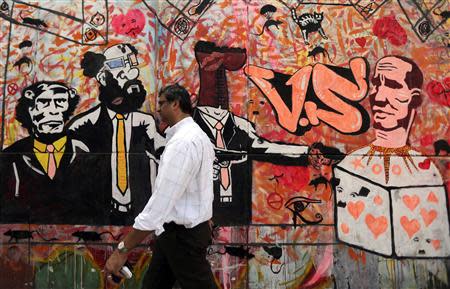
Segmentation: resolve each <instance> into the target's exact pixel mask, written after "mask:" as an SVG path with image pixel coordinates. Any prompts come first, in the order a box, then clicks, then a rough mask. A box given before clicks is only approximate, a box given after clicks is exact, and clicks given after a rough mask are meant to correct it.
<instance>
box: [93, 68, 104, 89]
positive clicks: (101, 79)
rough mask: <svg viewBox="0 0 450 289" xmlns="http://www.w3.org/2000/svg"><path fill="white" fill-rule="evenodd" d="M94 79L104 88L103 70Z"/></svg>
mask: <svg viewBox="0 0 450 289" xmlns="http://www.w3.org/2000/svg"><path fill="white" fill-rule="evenodd" d="M95 79H97V81H98V82H99V83H100V84H101V85H103V86H106V73H105V70H104V69H101V70H100V71H99V72H98V73H97V75H96V76H95Z"/></svg>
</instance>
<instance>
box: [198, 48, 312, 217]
mask: <svg viewBox="0 0 450 289" xmlns="http://www.w3.org/2000/svg"><path fill="white" fill-rule="evenodd" d="M195 56H196V59H197V62H198V64H199V66H200V69H199V72H200V84H201V85H200V92H199V97H198V102H197V106H196V108H195V110H194V113H193V118H194V120H195V122H197V124H198V125H199V126H200V127H201V128H202V129H203V130H204V131H205V132H206V134H207V135H208V136H209V138H210V139H211V142H213V144H214V145H215V149H216V162H215V165H214V166H215V170H214V172H215V175H214V180H215V181H214V210H213V211H214V218H213V220H214V222H215V223H217V224H219V225H245V224H249V223H250V222H251V212H252V210H251V202H252V197H251V194H252V160H259V161H267V162H271V163H275V164H283V165H301V166H306V165H308V151H309V148H308V146H306V145H295V144H282V143H275V142H271V141H269V140H267V139H264V138H263V137H260V136H259V135H258V134H257V133H256V129H255V125H254V124H253V123H252V122H250V121H248V120H247V119H245V118H243V117H239V116H237V115H235V114H233V113H231V112H230V111H229V110H228V109H229V99H228V98H229V97H228V89H227V79H226V74H225V73H226V70H229V71H235V70H238V69H240V68H241V67H242V66H243V65H244V64H245V60H246V59H247V55H246V50H245V49H242V48H230V47H217V46H216V45H215V44H214V43H211V42H204V41H199V42H197V44H196V46H195Z"/></svg>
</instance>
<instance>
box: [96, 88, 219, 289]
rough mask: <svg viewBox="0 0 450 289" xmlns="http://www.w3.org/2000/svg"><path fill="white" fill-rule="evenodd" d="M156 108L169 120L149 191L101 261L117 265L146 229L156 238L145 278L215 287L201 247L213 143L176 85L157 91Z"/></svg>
mask: <svg viewBox="0 0 450 289" xmlns="http://www.w3.org/2000/svg"><path fill="white" fill-rule="evenodd" d="M158 112H159V113H160V115H161V118H162V120H163V121H165V122H166V123H167V124H169V126H170V128H168V129H167V130H166V136H167V144H166V148H165V150H164V152H163V154H162V156H161V160H160V166H159V172H158V176H157V178H156V185H155V190H154V192H153V195H152V196H151V198H150V200H149V201H148V203H147V205H146V206H145V208H144V210H143V211H142V212H141V213H140V214H139V215H138V216H137V217H136V219H135V223H134V225H133V230H132V231H131V232H130V233H129V234H128V235H127V236H126V237H125V238H124V239H123V240H122V241H121V242H120V243H119V244H118V246H117V249H116V250H115V251H114V252H113V254H112V255H111V256H110V258H109V259H108V261H107V262H106V265H105V269H106V273H107V274H108V275H107V278H108V279H109V281H110V282H112V280H111V273H113V274H115V275H118V276H121V274H120V273H119V270H120V269H121V267H122V266H123V264H124V263H125V261H126V259H127V252H128V251H129V250H131V249H132V248H134V247H135V246H137V245H138V244H139V243H140V242H141V241H142V240H143V239H144V238H145V237H146V236H147V235H149V234H150V231H155V233H156V235H157V238H156V242H155V247H154V251H153V256H152V261H151V264H150V267H149V271H148V273H147V276H146V277H145V279H146V280H145V282H144V284H148V285H149V286H151V288H172V286H173V284H174V283H175V280H178V282H179V283H180V285H181V287H182V288H195V289H199V288H202V289H203V288H204V289H209V288H216V285H215V282H214V278H213V275H212V272H211V267H210V264H209V263H208V261H207V260H206V249H207V247H208V245H209V244H210V241H211V228H210V226H209V223H208V220H209V219H210V218H211V217H212V202H213V198H214V195H213V162H214V148H213V145H212V143H211V141H210V140H209V138H208V137H207V136H206V134H205V133H204V132H203V131H202V129H201V128H200V127H199V126H198V125H197V124H196V123H195V122H194V120H193V119H192V117H191V116H190V115H191V113H192V106H191V102H190V96H189V93H188V92H187V91H186V90H185V89H184V88H183V87H182V86H180V85H178V84H175V85H170V86H168V87H166V88H163V89H162V90H161V92H160V96H159V101H158Z"/></svg>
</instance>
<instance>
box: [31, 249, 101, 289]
mask: <svg viewBox="0 0 450 289" xmlns="http://www.w3.org/2000/svg"><path fill="white" fill-rule="evenodd" d="M101 279H102V275H101V272H100V271H99V270H98V269H97V268H95V267H94V266H93V264H92V262H90V261H88V260H87V259H86V258H85V257H84V255H83V253H81V252H67V251H64V252H62V253H61V254H60V255H59V256H58V257H57V258H55V260H51V261H49V262H46V263H40V264H39V263H38V264H36V271H35V275H34V284H35V287H34V288H36V289H99V288H100V286H101Z"/></svg>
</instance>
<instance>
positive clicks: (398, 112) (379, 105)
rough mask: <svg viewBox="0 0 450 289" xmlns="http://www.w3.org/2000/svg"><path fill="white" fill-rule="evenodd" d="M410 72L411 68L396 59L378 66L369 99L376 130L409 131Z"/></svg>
mask: <svg viewBox="0 0 450 289" xmlns="http://www.w3.org/2000/svg"><path fill="white" fill-rule="evenodd" d="M411 69H412V66H411V64H409V63H406V62H404V61H403V60H401V59H398V58H396V57H386V58H383V59H381V60H380V61H379V62H378V63H377V65H376V68H375V74H374V76H373V78H372V84H373V88H372V91H371V95H370V105H371V108H372V112H373V117H374V125H373V126H374V128H375V129H380V130H385V131H390V130H394V129H396V128H398V127H405V128H406V127H407V125H408V123H409V118H410V117H411V114H410V107H409V104H410V102H411V100H412V96H413V91H412V89H409V88H408V86H407V84H406V82H405V77H406V73H407V72H409V71H411Z"/></svg>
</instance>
